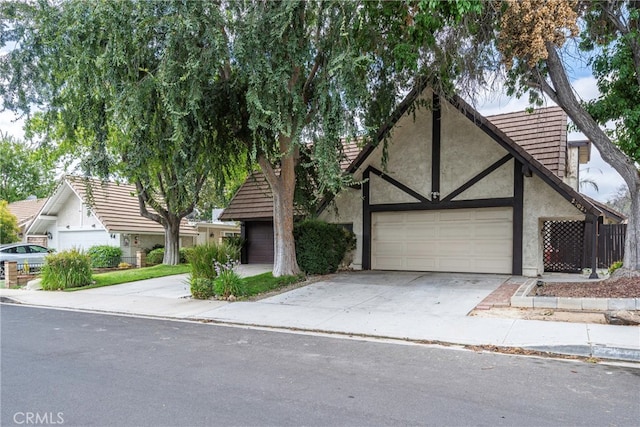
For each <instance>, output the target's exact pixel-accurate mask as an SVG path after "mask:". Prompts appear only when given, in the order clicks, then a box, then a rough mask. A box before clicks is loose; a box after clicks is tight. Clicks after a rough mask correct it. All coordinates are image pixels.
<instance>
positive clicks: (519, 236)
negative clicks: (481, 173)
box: [511, 160, 524, 276]
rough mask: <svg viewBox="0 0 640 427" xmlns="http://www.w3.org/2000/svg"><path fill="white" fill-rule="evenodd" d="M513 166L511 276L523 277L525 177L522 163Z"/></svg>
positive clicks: (515, 162)
mask: <svg viewBox="0 0 640 427" xmlns="http://www.w3.org/2000/svg"><path fill="white" fill-rule="evenodd" d="M513 163H514V165H513V236H512V240H513V252H512V254H513V255H512V267H511V274H513V275H516V276H522V242H523V239H524V236H523V233H524V226H523V222H524V175H523V168H522V163H520V162H519V161H517V160H514V162H513Z"/></svg>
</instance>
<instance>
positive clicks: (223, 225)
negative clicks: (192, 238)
mask: <svg viewBox="0 0 640 427" xmlns="http://www.w3.org/2000/svg"><path fill="white" fill-rule="evenodd" d="M221 213H222V209H213V210H212V211H211V221H208V222H205V221H193V222H192V221H190V222H189V225H191V226H192V227H194V228H195V229H196V230H197V232H198V236H197V237H196V245H204V244H206V243H222V242H223V241H224V239H226V238H229V237H240V224H238V223H237V222H235V221H220V219H219V217H220V214H221Z"/></svg>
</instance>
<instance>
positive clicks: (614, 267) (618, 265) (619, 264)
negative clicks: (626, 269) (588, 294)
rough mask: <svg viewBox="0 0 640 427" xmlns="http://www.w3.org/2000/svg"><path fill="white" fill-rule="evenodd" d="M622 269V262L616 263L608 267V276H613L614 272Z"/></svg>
mask: <svg viewBox="0 0 640 427" xmlns="http://www.w3.org/2000/svg"><path fill="white" fill-rule="evenodd" d="M621 267H622V261H616V262H614V263H613V264H611V266H610V267H609V274H613V272H614V271H616V270H617V269H619V268H621Z"/></svg>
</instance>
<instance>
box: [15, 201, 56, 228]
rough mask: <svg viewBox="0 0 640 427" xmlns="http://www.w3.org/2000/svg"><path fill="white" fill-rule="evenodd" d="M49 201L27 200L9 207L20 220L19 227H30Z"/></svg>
mask: <svg viewBox="0 0 640 427" xmlns="http://www.w3.org/2000/svg"><path fill="white" fill-rule="evenodd" d="M46 201H47V199H46V198H44V199H27V200H20V201H18V202H13V203H9V204H8V205H7V207H8V208H9V212H11V213H12V214H13V215H15V217H16V218H17V219H18V227H22V226H26V225H28V224H29V223H30V222H31V221H32V220H33V219H34V218H35V217H36V215H38V212H40V209H42V206H44V204H45V203H46Z"/></svg>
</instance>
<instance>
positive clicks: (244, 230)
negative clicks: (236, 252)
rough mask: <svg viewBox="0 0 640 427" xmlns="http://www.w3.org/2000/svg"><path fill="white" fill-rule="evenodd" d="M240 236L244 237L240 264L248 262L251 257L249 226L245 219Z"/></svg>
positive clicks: (241, 224)
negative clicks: (249, 252) (248, 239)
mask: <svg viewBox="0 0 640 427" xmlns="http://www.w3.org/2000/svg"><path fill="white" fill-rule="evenodd" d="M240 238H241V239H242V247H241V248H240V264H248V263H249V259H248V258H247V244H248V242H247V228H246V225H245V223H244V221H243V222H241V223H240Z"/></svg>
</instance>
